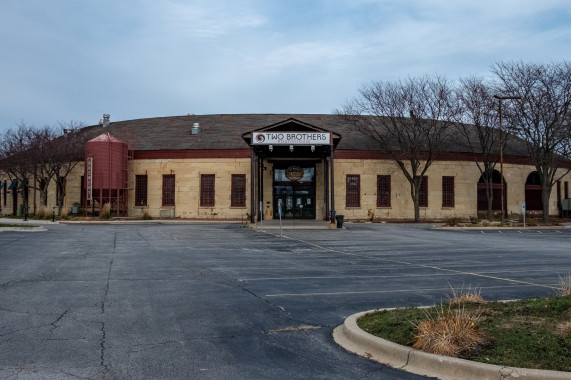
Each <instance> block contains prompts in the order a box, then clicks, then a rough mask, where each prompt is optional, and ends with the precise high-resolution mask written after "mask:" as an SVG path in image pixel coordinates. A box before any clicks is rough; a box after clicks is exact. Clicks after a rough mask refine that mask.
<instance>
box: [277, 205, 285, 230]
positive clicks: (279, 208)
mask: <svg viewBox="0 0 571 380" xmlns="http://www.w3.org/2000/svg"><path fill="white" fill-rule="evenodd" d="M278 214H279V216H280V237H283V236H284V235H283V233H282V200H281V199H278Z"/></svg>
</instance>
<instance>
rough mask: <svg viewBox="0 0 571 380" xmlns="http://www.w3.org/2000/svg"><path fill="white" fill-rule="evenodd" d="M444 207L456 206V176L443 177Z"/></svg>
mask: <svg viewBox="0 0 571 380" xmlns="http://www.w3.org/2000/svg"><path fill="white" fill-rule="evenodd" d="M442 207H454V177H450V176H443V177H442Z"/></svg>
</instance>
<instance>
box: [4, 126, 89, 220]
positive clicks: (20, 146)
mask: <svg viewBox="0 0 571 380" xmlns="http://www.w3.org/2000/svg"><path fill="white" fill-rule="evenodd" d="M81 127H82V124H80V123H77V122H74V121H71V122H69V123H60V128H61V132H60V131H58V130H57V129H56V128H52V127H49V126H46V127H43V128H35V127H33V126H27V125H26V124H24V123H21V124H20V125H19V126H18V128H17V129H15V130H12V129H10V130H8V131H7V132H6V133H5V134H4V135H3V136H2V138H1V139H0V170H2V171H4V172H5V173H6V174H8V176H9V178H10V180H16V181H17V182H18V183H19V184H21V185H22V186H23V187H24V188H23V191H22V198H23V203H24V205H25V206H28V191H27V190H28V189H37V190H38V191H39V193H40V205H41V206H47V202H48V188H49V185H50V183H51V182H52V180H55V183H56V204H57V206H58V209H59V213H58V215H61V207H62V206H63V199H64V198H65V183H66V179H67V177H68V176H69V174H70V173H71V172H72V171H73V169H74V168H75V167H76V166H77V164H78V163H79V162H80V161H81V160H83V145H84V144H83V143H84V141H83V139H81V138H79V134H78V133H77V131H78V129H79V128H81Z"/></svg>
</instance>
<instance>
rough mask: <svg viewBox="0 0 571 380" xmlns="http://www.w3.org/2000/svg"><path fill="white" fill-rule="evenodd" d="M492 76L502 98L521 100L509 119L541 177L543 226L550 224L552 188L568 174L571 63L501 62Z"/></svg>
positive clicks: (570, 128)
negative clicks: (510, 97) (504, 96)
mask: <svg viewBox="0 0 571 380" xmlns="http://www.w3.org/2000/svg"><path fill="white" fill-rule="evenodd" d="M493 73H494V74H495V76H496V78H497V81H498V85H499V90H500V91H501V92H502V95H508V96H513V97H519V98H520V99H516V100H514V101H513V102H511V103H512V104H513V109H510V108H507V110H506V119H507V120H509V121H510V123H511V127H512V128H513V131H514V133H515V134H516V135H517V136H518V137H520V138H521V139H522V140H524V141H525V144H526V146H527V151H528V154H529V156H530V158H531V160H532V161H533V164H534V166H535V169H536V170H537V172H538V174H539V177H540V180H541V194H542V197H541V198H542V202H543V222H544V223H547V222H548V220H549V199H550V196H551V190H552V188H553V185H554V184H555V183H556V182H557V181H558V180H560V179H561V178H562V177H563V176H565V175H566V174H567V173H568V172H569V169H568V161H566V160H569V158H570V157H569V153H570V152H569V150H570V148H569V146H570V144H571V122H570V120H571V63H570V62H566V61H563V62H558V63H549V64H534V63H523V62H500V63H497V64H495V66H494V67H493ZM510 111H511V112H510ZM565 165H567V169H565ZM561 169H563V170H561Z"/></svg>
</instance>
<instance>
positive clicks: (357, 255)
mask: <svg viewBox="0 0 571 380" xmlns="http://www.w3.org/2000/svg"><path fill="white" fill-rule="evenodd" d="M284 237H285V238H287V239H290V240H294V241H299V242H301V243H305V244H309V245H311V246H314V247H317V248H320V249H323V250H326V251H329V252H336V253H340V254H343V255H349V256H356V257H365V258H368V259H372V260H377V261H383V262H388V263H397V264H403V265H410V266H415V267H420V268H428V269H434V270H438V271H443V272H450V273H457V274H462V275H467V276H474V277H482V278H489V279H492V280H500V281H506V282H511V283H515V284H521V285H531V286H538V287H543V288H549V289H554V290H557V289H559V288H558V287H556V286H551V285H543V284H536V283H533V282H529V281H520V280H514V279H511V278H505V277H496V276H489V275H485V274H479V273H474V272H464V271H459V270H454V269H446V268H440V267H437V266H432V265H426V264H417V263H410V262H407V261H401V260H393V259H384V258H381V257H376V256H368V255H364V254H358V253H350V252H345V251H339V250H336V249H331V248H326V247H323V246H320V245H318V244H314V243H311V242H308V241H305V240H301V239H294V238H292V237H287V236H284Z"/></svg>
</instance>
